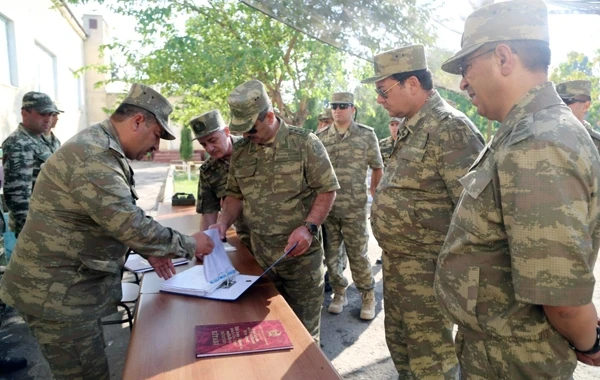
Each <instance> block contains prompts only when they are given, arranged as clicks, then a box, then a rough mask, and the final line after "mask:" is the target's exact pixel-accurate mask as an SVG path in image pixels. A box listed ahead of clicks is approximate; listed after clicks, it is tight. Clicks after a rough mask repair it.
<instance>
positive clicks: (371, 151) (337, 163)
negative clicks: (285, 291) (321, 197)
mask: <svg viewBox="0 0 600 380" xmlns="http://www.w3.org/2000/svg"><path fill="white" fill-rule="evenodd" d="M342 94H345V93H342ZM334 95H335V94H334ZM317 136H318V137H319V139H320V140H321V141H322V142H323V145H324V146H325V149H326V150H327V153H328V154H329V159H330V160H331V165H332V166H333V169H334V170H335V174H336V176H337V179H338V182H339V184H340V189H339V190H338V191H337V193H336V198H335V203H334V204H333V207H332V209H331V211H330V212H329V215H328V216H327V219H325V223H324V224H323V225H324V227H325V230H326V231H327V241H326V244H325V247H324V248H325V263H326V264H327V272H328V273H329V283H330V284H331V286H332V287H333V288H347V287H348V279H347V278H345V277H344V274H343V272H344V267H343V264H344V263H345V260H346V259H345V257H344V254H343V248H342V244H343V245H344V246H345V247H346V255H347V257H348V261H349V262H350V270H351V272H352V279H353V280H354V283H355V285H356V288H357V289H358V290H360V291H365V290H370V289H373V288H374V287H375V282H374V280H373V272H372V271H371V263H370V262H369V258H368V257H367V249H368V243H369V233H368V230H367V211H366V209H367V184H366V180H367V170H368V168H369V167H370V168H372V169H380V168H382V167H383V162H382V160H381V155H380V154H379V144H378V142H377V136H376V135H375V132H374V131H373V128H371V127H368V126H365V125H362V124H358V123H355V122H352V123H351V124H350V127H349V128H348V130H347V131H346V133H344V135H343V136H341V135H340V134H339V133H338V131H337V130H336V128H335V125H334V124H332V125H330V126H329V127H327V128H325V129H324V130H323V131H321V132H319V133H317Z"/></svg>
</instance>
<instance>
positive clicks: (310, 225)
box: [304, 222, 319, 236]
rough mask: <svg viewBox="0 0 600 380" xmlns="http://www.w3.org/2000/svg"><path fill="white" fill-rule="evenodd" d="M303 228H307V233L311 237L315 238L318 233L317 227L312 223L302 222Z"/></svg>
mask: <svg viewBox="0 0 600 380" xmlns="http://www.w3.org/2000/svg"><path fill="white" fill-rule="evenodd" d="M304 227H306V228H308V232H310V234H311V235H312V236H317V233H319V226H317V225H316V224H314V223H312V222H304Z"/></svg>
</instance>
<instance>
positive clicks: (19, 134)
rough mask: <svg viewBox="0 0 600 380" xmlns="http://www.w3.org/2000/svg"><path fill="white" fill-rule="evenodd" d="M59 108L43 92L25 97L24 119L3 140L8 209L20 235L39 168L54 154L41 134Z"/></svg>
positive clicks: (28, 94)
mask: <svg viewBox="0 0 600 380" xmlns="http://www.w3.org/2000/svg"><path fill="white" fill-rule="evenodd" d="M57 112H59V110H58V109H57V108H56V106H55V105H54V102H52V99H50V97H49V96H48V95H46V94H43V93H41V92H33V91H32V92H28V93H26V94H25V95H24V96H23V103H22V104H21V116H22V117H23V122H22V123H20V124H19V127H18V128H17V129H16V130H15V131H14V132H13V133H11V134H10V136H8V137H7V138H6V140H4V142H3V143H2V152H3V156H2V163H3V165H4V175H5V182H4V199H5V200H6V207H7V208H8V211H9V220H10V222H9V225H10V229H11V230H12V231H13V232H14V233H15V235H17V236H18V235H19V233H20V232H21V229H22V228H23V225H24V224H25V219H26V218H27V211H28V210H29V198H30V197H31V193H32V191H33V187H34V186H35V182H36V179H37V176H38V174H39V172H40V168H41V166H42V164H43V163H44V162H46V160H47V159H48V158H49V157H50V156H51V155H52V153H53V151H52V149H51V148H50V147H49V146H48V145H47V144H46V143H45V141H44V139H43V138H42V135H43V134H44V133H47V132H48V131H49V130H50V125H51V119H52V114H54V113H57Z"/></svg>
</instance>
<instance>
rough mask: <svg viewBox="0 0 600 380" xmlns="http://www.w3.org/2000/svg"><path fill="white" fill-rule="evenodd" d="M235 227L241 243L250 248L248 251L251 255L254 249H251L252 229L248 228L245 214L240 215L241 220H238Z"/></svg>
mask: <svg viewBox="0 0 600 380" xmlns="http://www.w3.org/2000/svg"><path fill="white" fill-rule="evenodd" d="M233 226H234V227H235V233H236V235H237V237H238V238H239V239H240V243H242V244H243V245H245V246H246V247H247V248H248V250H250V253H252V249H251V248H250V247H251V242H250V229H249V228H248V225H247V224H246V221H245V220H244V215H243V214H242V215H240V217H239V218H237V220H236V221H235V223H233Z"/></svg>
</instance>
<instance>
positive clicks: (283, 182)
mask: <svg viewBox="0 0 600 380" xmlns="http://www.w3.org/2000/svg"><path fill="white" fill-rule="evenodd" d="M227 101H228V102H229V107H230V108H231V114H232V120H231V123H230V124H229V128H230V129H231V131H232V132H233V133H237V134H243V136H244V139H242V140H240V141H238V142H237V143H236V144H235V147H234V153H233V155H232V157H231V165H230V168H229V179H228V181H227V191H226V195H227V197H226V198H225V202H224V204H223V211H222V212H221V215H220V216H219V222H218V223H217V224H216V225H214V227H217V228H219V229H220V231H221V237H225V231H226V230H227V228H228V227H229V226H230V225H231V224H232V223H233V221H235V220H236V219H237V218H238V216H239V215H240V212H241V210H242V206H243V210H244V218H245V220H246V223H248V227H249V228H250V237H251V242H252V251H253V253H254V256H255V257H256V260H257V261H258V263H259V264H260V265H261V266H262V267H263V268H265V269H266V268H267V267H269V266H270V265H271V264H273V263H274V262H275V261H276V260H277V259H279V258H280V257H281V256H282V254H283V253H284V251H286V250H288V249H290V248H291V247H293V246H294V244H297V246H296V248H294V249H293V250H292V251H291V252H290V254H289V257H286V258H285V259H283V260H282V261H281V262H279V263H278V264H277V266H276V267H275V268H273V269H272V270H271V271H270V272H269V273H271V278H272V279H273V281H274V282H275V285H276V286H277V289H278V290H279V291H280V292H281V294H282V295H283V297H284V298H285V300H286V301H287V302H288V303H289V305H290V307H291V308H292V309H293V310H294V312H295V313H296V315H297V316H298V318H299V319H300V321H301V322H302V323H303V324H304V326H305V327H306V329H307V330H308V332H309V333H310V334H311V335H312V337H313V339H314V340H315V341H316V342H319V330H320V324H321V307H322V305H323V285H324V283H323V274H324V268H323V247H322V243H321V237H320V233H319V226H320V225H321V224H322V223H323V221H324V220H325V217H326V216H327V213H328V212H329V210H330V209H331V206H332V205H333V201H334V199H335V191H336V190H337V189H339V185H338V182H337V179H336V177H335V174H334V172H333V168H332V167H331V163H330V162H329V158H328V157H327V151H325V148H324V147H323V144H322V143H321V141H319V139H318V138H317V137H316V136H315V135H314V134H312V133H310V132H309V131H308V130H306V129H302V128H297V127H292V126H288V125H287V124H286V123H285V122H284V121H283V120H281V119H280V118H278V117H276V116H275V113H274V112H273V106H272V104H271V101H270V99H269V97H268V96H267V93H266V91H265V87H264V85H263V84H262V83H261V82H260V81H257V80H252V81H249V82H246V83H243V84H241V85H240V86H238V87H236V88H235V89H234V90H233V91H232V93H231V94H230V95H229V98H228V99H227Z"/></svg>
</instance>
